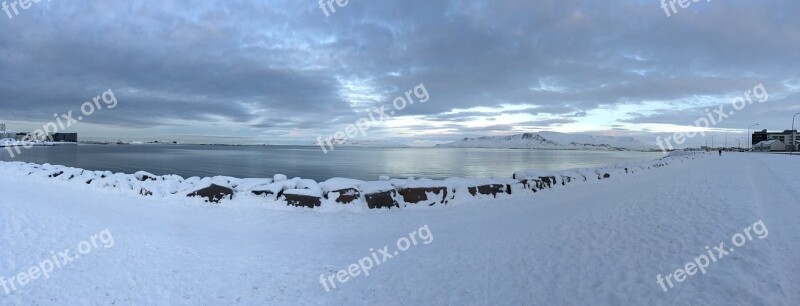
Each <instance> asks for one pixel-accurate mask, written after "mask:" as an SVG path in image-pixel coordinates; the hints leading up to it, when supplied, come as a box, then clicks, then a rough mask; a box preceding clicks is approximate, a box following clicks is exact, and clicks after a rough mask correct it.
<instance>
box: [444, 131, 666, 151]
mask: <svg viewBox="0 0 800 306" xmlns="http://www.w3.org/2000/svg"><path fill="white" fill-rule="evenodd" d="M437 147H451V148H502V149H560V150H606V151H617V150H634V151H655V150H658V148H657V147H656V146H654V145H652V144H649V143H646V142H643V141H641V140H638V139H636V138H633V137H620V136H595V135H583V134H565V133H557V132H538V133H524V134H518V135H511V136H493V137H479V138H464V139H462V140H459V141H456V142H452V143H448V144H441V145H437Z"/></svg>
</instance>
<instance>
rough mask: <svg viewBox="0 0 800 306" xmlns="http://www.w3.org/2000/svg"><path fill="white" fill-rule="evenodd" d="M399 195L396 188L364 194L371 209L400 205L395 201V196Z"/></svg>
mask: <svg viewBox="0 0 800 306" xmlns="http://www.w3.org/2000/svg"><path fill="white" fill-rule="evenodd" d="M396 195H397V191H396V190H388V191H383V192H377V193H371V194H367V195H365V196H364V198H365V199H366V200H367V206H368V207H369V208H370V209H377V208H384V207H386V208H389V209H391V208H392V207H400V205H399V204H397V201H395V199H394V197H395V196H396Z"/></svg>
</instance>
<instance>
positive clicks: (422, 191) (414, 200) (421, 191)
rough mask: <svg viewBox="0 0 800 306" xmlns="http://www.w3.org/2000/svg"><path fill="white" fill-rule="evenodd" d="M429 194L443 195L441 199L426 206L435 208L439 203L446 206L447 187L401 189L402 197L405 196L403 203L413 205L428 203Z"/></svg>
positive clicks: (434, 200)
mask: <svg viewBox="0 0 800 306" xmlns="http://www.w3.org/2000/svg"><path fill="white" fill-rule="evenodd" d="M429 192H431V193H434V194H437V195H441V199H439V198H438V197H437V198H436V199H433V200H432V201H431V202H426V203H425V204H428V205H430V206H433V205H434V204H436V203H437V202H438V203H441V204H445V203H446V202H447V187H429V188H403V189H400V195H401V196H403V201H405V202H406V203H411V204H418V203H420V202H423V201H428V193H429Z"/></svg>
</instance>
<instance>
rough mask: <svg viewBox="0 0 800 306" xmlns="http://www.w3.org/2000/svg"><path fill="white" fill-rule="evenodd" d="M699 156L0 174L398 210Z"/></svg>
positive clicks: (0, 167) (137, 190) (149, 191)
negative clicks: (377, 171) (470, 165)
mask: <svg viewBox="0 0 800 306" xmlns="http://www.w3.org/2000/svg"><path fill="white" fill-rule="evenodd" d="M706 156H707V154H706V153H685V152H683V153H680V154H671V155H668V156H667V157H664V158H660V159H657V160H652V161H644V162H628V163H620V164H613V165H608V166H605V167H600V168H594V169H571V170H566V171H558V172H541V171H536V170H523V171H517V172H515V173H514V174H513V175H512V176H511V178H485V179H466V178H449V179H446V180H430V179H414V178H409V179H390V178H387V177H385V176H382V177H381V180H379V181H372V182H367V181H360V180H354V179H346V178H333V179H330V180H327V181H325V182H321V183H317V182H316V181H313V180H308V179H301V178H292V179H289V178H287V177H286V176H285V175H281V174H276V175H275V176H273V177H272V178H259V179H239V178H233V177H225V176H216V177H206V178H199V177H190V178H186V179H184V178H183V177H180V176H177V175H162V176H158V175H154V174H152V173H147V172H143V171H140V172H137V173H134V174H124V173H111V172H109V171H89V170H83V169H78V168H70V167H64V166H55V165H50V164H44V165H38V164H26V163H21V162H0V172H2V173H4V174H7V175H26V176H34V177H41V178H47V179H51V180H57V181H65V182H70V183H74V184H82V185H88V186H91V187H94V188H101V189H111V190H117V191H120V192H124V193H130V194H132V195H136V196H145V197H164V198H170V197H193V198H198V199H202V200H204V201H205V202H210V203H222V204H224V203H226V202H227V201H236V200H237V199H238V198H242V197H249V198H257V199H260V200H263V202H264V204H265V205H289V206H297V207H306V208H318V207H329V208H330V207H340V206H356V207H365V208H368V209H384V208H385V209H393V208H394V209H397V208H407V207H429V206H438V205H452V204H454V203H459V202H470V201H475V200H481V201H483V200H493V199H502V198H509V197H512V196H530V195H532V194H535V193H537V192H540V191H543V190H547V189H552V188H558V187H559V186H564V185H568V184H577V183H582V182H587V181H597V180H605V179H611V178H616V177H620V176H625V175H632V174H636V173H639V172H642V171H645V170H653V169H657V168H660V167H664V166H668V165H669V164H671V163H675V162H683V161H686V160H691V159H698V158H703V157H706Z"/></svg>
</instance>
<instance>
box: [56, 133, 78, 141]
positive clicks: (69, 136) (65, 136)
mask: <svg viewBox="0 0 800 306" xmlns="http://www.w3.org/2000/svg"><path fill="white" fill-rule="evenodd" d="M51 137H53V141H55V142H78V133H55V134H53V135H51Z"/></svg>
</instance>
